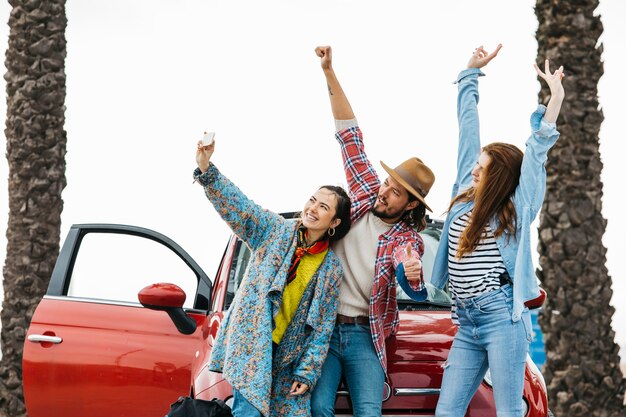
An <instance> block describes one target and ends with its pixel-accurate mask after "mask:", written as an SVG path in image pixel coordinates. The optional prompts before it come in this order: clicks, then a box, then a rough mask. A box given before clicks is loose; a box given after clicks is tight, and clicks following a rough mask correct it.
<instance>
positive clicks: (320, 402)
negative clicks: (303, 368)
mask: <svg viewBox="0 0 626 417" xmlns="http://www.w3.org/2000/svg"><path fill="white" fill-rule="evenodd" d="M342 377H344V378H345V381H346V384H347V385H348V390H349V391H350V400H351V402H352V409H353V415H354V416H355V417H379V416H380V415H381V414H382V403H383V401H382V399H383V389H384V384H385V373H384V372H383V368H382V366H381V365H380V361H379V360H378V356H377V355H376V350H375V349H374V342H372V334H371V332H370V328H369V326H367V325H365V326H364V325H359V324H336V325H335V329H334V331H333V335H332V337H331V339H330V347H329V350H328V356H327V357H326V361H325V362H324V366H323V367H322V374H321V376H320V378H319V380H318V381H317V384H316V385H315V389H314V390H313V392H312V393H311V414H312V415H313V417H333V416H334V415H335V397H336V395H337V388H338V387H339V383H340V382H341V378H342Z"/></svg>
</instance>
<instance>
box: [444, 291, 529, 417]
mask: <svg viewBox="0 0 626 417" xmlns="http://www.w3.org/2000/svg"><path fill="white" fill-rule="evenodd" d="M512 293H513V291H512V288H511V286H510V285H505V286H503V287H501V288H500V289H499V290H496V291H492V292H488V293H486V294H483V295H480V296H478V297H474V298H471V299H469V300H457V307H458V310H457V314H458V316H459V329H458V332H457V334H456V336H455V337H454V342H452V348H451V350H450V354H449V355H448V361H447V362H446V365H444V372H443V382H442V384H441V395H440V396H439V402H438V403H437V410H436V412H435V415H436V416H437V417H452V416H454V417H463V416H464V415H465V411H466V409H467V406H468V405H469V403H470V401H471V399H472V397H473V396H474V393H475V392H476V390H477V389H478V386H479V385H480V383H481V381H482V379H483V377H484V376H485V373H486V372H487V369H489V370H490V372H491V379H492V381H493V396H494V399H495V403H496V412H497V415H498V417H522V416H523V414H522V411H523V409H522V407H523V406H522V401H523V400H522V392H523V390H524V368H525V366H526V354H527V352H528V346H529V345H530V341H531V338H532V336H531V327H530V314H529V313H528V310H526V311H524V312H523V314H522V318H521V319H520V320H519V321H516V322H513V321H512V320H511V311H512V308H513V294H512Z"/></svg>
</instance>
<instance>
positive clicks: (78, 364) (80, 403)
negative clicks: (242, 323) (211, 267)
mask: <svg viewBox="0 0 626 417" xmlns="http://www.w3.org/2000/svg"><path fill="white" fill-rule="evenodd" d="M158 282H169V283H174V284H176V285H178V286H179V287H181V288H182V289H183V290H184V291H185V293H186V295H187V298H186V301H185V302H184V305H183V308H184V310H185V312H186V313H187V314H188V315H189V316H190V317H191V318H193V320H194V321H195V322H196V323H197V328H196V329H195V331H193V333H192V334H190V335H184V334H182V333H180V332H179V331H178V330H177V329H176V327H175V325H174V323H173V322H172V320H170V318H169V317H168V315H167V314H164V313H163V312H159V311H154V310H150V309H147V308H144V307H142V306H141V304H139V302H138V298H137V295H138V292H139V291H140V290H141V289H142V288H144V287H146V286H148V285H149V284H153V283H158ZM210 297H211V281H210V280H209V279H208V277H207V276H206V274H205V273H204V272H203V271H202V269H201V268H200V267H199V266H198V265H197V264H196V262H195V261H194V260H193V259H192V258H191V257H190V256H189V255H188V254H187V253H186V252H185V251H184V250H183V249H182V248H181V247H179V246H178V245H177V244H176V243H175V242H173V241H172V240H170V239H169V238H167V237H166V236H163V235H161V234H159V233H156V232H154V231H151V230H148V229H143V228H139V227H132V226H123V225H105V224H88V225H74V226H72V228H71V229H70V231H69V233H68V236H67V238H66V240H65V243H64V245H63V248H62V250H61V253H60V255H59V258H58V260H57V263H56V266H55V268H54V271H53V273H52V277H51V280H50V284H49V287H48V291H47V293H46V295H45V296H44V298H43V299H42V300H41V302H40V303H39V305H38V307H37V309H36V311H35V313H34V315H33V318H32V321H31V324H30V327H29V330H28V332H27V335H26V340H25V342H24V355H23V382H24V397H25V403H26V409H27V412H28V415H29V416H30V417H57V416H58V417H61V416H63V417H66V416H75V415H88V416H91V417H104V416H107V417H110V416H119V417H123V416H128V417H131V416H132V417H143V416H145V417H148V416H150V417H153V416H163V415H165V414H166V413H167V412H168V411H169V405H170V404H171V403H172V402H174V401H176V399H177V398H178V397H179V396H181V395H183V396H184V395H188V394H189V387H190V378H191V363H192V361H193V359H194V357H195V355H196V354H197V351H198V349H199V347H200V343H202V338H203V334H202V327H203V324H204V323H205V321H206V317H207V313H208V310H209V306H210V305H211V300H210Z"/></svg>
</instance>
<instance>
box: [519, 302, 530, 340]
mask: <svg viewBox="0 0 626 417" xmlns="http://www.w3.org/2000/svg"><path fill="white" fill-rule="evenodd" d="M520 321H521V322H522V324H523V325H524V331H525V332H526V340H528V343H530V342H532V341H533V327H532V324H531V322H530V312H529V311H528V307H525V308H524V312H523V313H522V318H521V319H520Z"/></svg>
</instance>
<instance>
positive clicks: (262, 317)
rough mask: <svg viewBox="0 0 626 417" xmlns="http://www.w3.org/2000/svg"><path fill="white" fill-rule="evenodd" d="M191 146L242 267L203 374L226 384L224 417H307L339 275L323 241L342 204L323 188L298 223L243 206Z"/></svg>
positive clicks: (205, 154)
mask: <svg viewBox="0 0 626 417" xmlns="http://www.w3.org/2000/svg"><path fill="white" fill-rule="evenodd" d="M214 149H215V142H213V143H212V144H210V145H205V144H203V143H202V142H198V148H197V151H196V162H197V164H198V168H197V169H196V170H195V172H194V177H195V179H196V181H197V182H199V183H200V184H201V185H202V187H203V188H204V191H205V193H206V196H207V197H208V199H209V201H210V202H211V204H213V206H214V207H215V209H216V211H217V212H218V213H219V215H220V216H221V217H222V218H223V219H224V221H226V223H227V224H228V225H229V226H230V228H231V229H232V230H233V232H234V233H235V234H236V235H237V236H238V237H239V238H240V239H241V240H243V241H244V242H245V243H246V244H247V245H248V246H249V247H250V249H251V251H252V257H251V261H250V265H249V267H248V270H247V272H246V275H245V277H244V278H243V280H242V282H241V285H240V287H239V289H238V291H237V294H236V295H235V298H234V300H233V302H232V304H231V306H230V308H229V310H228V312H227V313H226V315H225V317H224V320H223V321H222V324H221V327H220V331H219V332H218V335H217V339H216V342H215V345H214V346H213V351H212V354H211V359H210V363H209V368H210V369H211V370H213V371H216V372H222V373H223V374H224V378H225V379H226V380H227V381H228V382H229V383H230V384H231V386H232V387H233V397H234V398H233V399H234V402H233V414H234V416H235V417H243V416H246V417H249V416H309V415H310V391H311V389H312V388H313V387H314V386H315V383H316V382H317V379H318V377H319V375H320V372H321V369H322V364H323V363H324V360H325V358H326V353H327V351H328V344H329V340H330V336H331V334H332V331H333V328H334V325H335V319H336V313H337V299H338V294H339V284H340V282H341V276H342V270H341V265H340V263H339V260H338V259H337V257H336V256H335V254H334V253H333V251H332V249H331V248H330V246H329V244H332V243H333V242H334V241H336V240H338V239H341V238H342V237H343V236H345V235H346V233H348V230H349V229H350V198H349V197H348V195H347V194H346V192H345V191H344V190H343V188H341V187H336V186H322V187H320V188H319V189H318V190H317V191H316V192H315V193H314V194H313V195H312V196H311V197H310V198H309V200H308V201H307V202H306V204H305V205H304V209H303V210H302V213H301V216H300V218H299V219H298V220H297V221H293V220H287V219H285V218H283V217H282V216H281V215H279V214H276V213H273V212H271V211H268V210H265V209H263V208H262V207H260V206H258V205H257V204H255V203H254V202H253V201H252V200H250V199H248V198H247V197H246V196H245V195H244V194H243V193H242V192H241V191H240V190H239V188H237V187H236V186H235V185H234V184H233V183H232V182H230V181H229V180H228V178H226V177H225V176H224V175H222V174H221V173H220V171H219V170H218V169H217V167H216V166H215V165H214V164H213V163H212V162H210V159H211V156H212V154H213V151H214Z"/></svg>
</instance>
